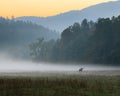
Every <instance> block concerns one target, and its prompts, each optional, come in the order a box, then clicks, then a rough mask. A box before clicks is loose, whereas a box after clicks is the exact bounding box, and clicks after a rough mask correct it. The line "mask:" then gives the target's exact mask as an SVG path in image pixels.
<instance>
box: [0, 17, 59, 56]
mask: <svg viewBox="0 0 120 96" xmlns="http://www.w3.org/2000/svg"><path fill="white" fill-rule="evenodd" d="M58 37H59V35H58V33H56V32H53V31H51V30H49V29H47V28H45V27H43V26H40V25H37V24H32V23H30V22H23V21H15V20H14V19H12V20H9V19H5V18H2V17H0V51H2V52H3V51H5V52H7V51H9V52H10V53H12V54H13V53H15V54H19V55H20V54H21V53H23V52H24V54H25V55H26V54H27V55H28V53H26V52H27V51H28V48H27V47H28V45H29V44H30V43H32V42H34V41H36V40H37V39H38V38H44V39H45V40H50V39H57V38H58ZM21 55H23V54H21Z"/></svg>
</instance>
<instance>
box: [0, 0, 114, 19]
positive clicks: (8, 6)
mask: <svg viewBox="0 0 120 96" xmlns="http://www.w3.org/2000/svg"><path fill="white" fill-rule="evenodd" d="M108 1H116V0H0V16H2V17H11V16H14V17H20V16H40V17H47V16H52V15H56V14H60V13H64V12H67V11H70V10H80V9H83V8H86V7H88V6H91V5H95V4H98V3H102V2H108Z"/></svg>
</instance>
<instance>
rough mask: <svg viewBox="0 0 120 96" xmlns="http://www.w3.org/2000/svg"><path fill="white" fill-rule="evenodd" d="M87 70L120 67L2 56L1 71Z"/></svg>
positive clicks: (0, 60)
mask: <svg viewBox="0 0 120 96" xmlns="http://www.w3.org/2000/svg"><path fill="white" fill-rule="evenodd" d="M81 67H82V68H84V71H85V70H86V71H87V70H120V68H119V67H112V66H98V65H97V66H95V65H90V64H89V65H85V64H79V65H76V64H51V63H35V62H32V61H22V60H16V59H13V58H11V57H9V56H7V55H5V54H2V56H0V72H38V71H40V72H41V71H42V72H46V71H78V70H79V68H81Z"/></svg>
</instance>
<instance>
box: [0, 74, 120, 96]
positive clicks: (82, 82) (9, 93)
mask: <svg viewBox="0 0 120 96" xmlns="http://www.w3.org/2000/svg"><path fill="white" fill-rule="evenodd" d="M0 96H120V76H66V77H64V78H58V77H51V78H50V77H0Z"/></svg>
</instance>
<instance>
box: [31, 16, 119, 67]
mask: <svg viewBox="0 0 120 96" xmlns="http://www.w3.org/2000/svg"><path fill="white" fill-rule="evenodd" d="M30 50H31V55H32V56H33V58H34V60H37V61H52V62H76V63H79V62H83V63H95V64H98V63H99V64H113V65H116V64H118V65H119V64H120V16H118V17H112V18H99V19H98V20H97V21H96V22H93V21H88V20H87V19H84V20H83V21H82V23H81V24H79V23H75V24H73V25H72V26H69V27H68V28H66V29H65V30H64V31H63V32H62V33H61V38H60V39H57V40H50V41H45V40H44V39H42V38H41V39H38V40H37V41H36V42H34V43H32V44H30Z"/></svg>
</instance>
